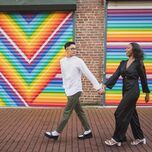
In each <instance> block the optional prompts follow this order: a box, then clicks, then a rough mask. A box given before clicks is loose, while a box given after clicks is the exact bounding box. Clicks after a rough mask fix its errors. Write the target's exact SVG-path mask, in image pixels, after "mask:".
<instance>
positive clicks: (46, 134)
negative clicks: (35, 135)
mask: <svg viewBox="0 0 152 152" xmlns="http://www.w3.org/2000/svg"><path fill="white" fill-rule="evenodd" d="M44 135H45V136H46V137H48V138H51V139H54V140H57V139H58V137H59V136H54V135H52V132H45V134H44Z"/></svg>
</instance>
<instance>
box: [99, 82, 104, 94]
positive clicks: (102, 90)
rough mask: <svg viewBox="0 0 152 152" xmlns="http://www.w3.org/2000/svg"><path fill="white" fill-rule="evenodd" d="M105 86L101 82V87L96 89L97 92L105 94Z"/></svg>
mask: <svg viewBox="0 0 152 152" xmlns="http://www.w3.org/2000/svg"><path fill="white" fill-rule="evenodd" d="M105 88H106V86H105V85H104V84H102V87H101V89H99V90H98V94H100V95H103V94H105Z"/></svg>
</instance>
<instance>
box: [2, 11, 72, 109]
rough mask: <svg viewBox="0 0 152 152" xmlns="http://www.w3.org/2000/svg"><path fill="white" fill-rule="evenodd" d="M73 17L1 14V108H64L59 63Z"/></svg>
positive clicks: (55, 13) (53, 14)
mask: <svg viewBox="0 0 152 152" xmlns="http://www.w3.org/2000/svg"><path fill="white" fill-rule="evenodd" d="M72 39H73V14H72V13H71V12H53V13H48V12H46V13H33V12H32V13H0V106H1V107H2V106H6V107H12V106H13V107H18V106H23V107H24V106H25V107H28V106H30V107H33V106H41V107H42V106H64V105H65V104H66V96H65V94H64V90H63V88H62V79H61V73H60V65H59V60H60V59H61V58H62V57H63V56H64V48H63V46H64V44H65V42H67V41H69V40H72Z"/></svg>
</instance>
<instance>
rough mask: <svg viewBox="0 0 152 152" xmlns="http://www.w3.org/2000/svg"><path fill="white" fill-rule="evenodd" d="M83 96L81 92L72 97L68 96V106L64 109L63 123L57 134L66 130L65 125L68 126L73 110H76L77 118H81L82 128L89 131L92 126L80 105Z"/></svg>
mask: <svg viewBox="0 0 152 152" xmlns="http://www.w3.org/2000/svg"><path fill="white" fill-rule="evenodd" d="M80 96H81V92H78V93H76V94H74V95H72V96H68V97H67V98H68V102H67V105H66V107H65V109H64V113H63V118H62V119H61V122H60V124H59V126H58V127H57V130H56V131H57V132H59V133H61V132H62V130H63V129H64V127H65V125H66V124H67V122H68V120H69V118H70V116H71V114H72V111H73V109H74V110H75V112H76V114H77V116H78V117H79V119H80V121H81V123H82V126H83V127H84V129H85V130H89V129H90V126H89V123H88V120H87V117H86V115H85V113H84V111H83V109H82V106H81V104H80V101H79V97H80Z"/></svg>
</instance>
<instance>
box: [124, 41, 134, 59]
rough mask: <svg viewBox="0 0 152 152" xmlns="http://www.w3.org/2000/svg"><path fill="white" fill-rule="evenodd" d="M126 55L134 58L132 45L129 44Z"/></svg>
mask: <svg viewBox="0 0 152 152" xmlns="http://www.w3.org/2000/svg"><path fill="white" fill-rule="evenodd" d="M126 55H127V56H128V57H131V56H133V50H132V45H131V44H128V46H127V48H126Z"/></svg>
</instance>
